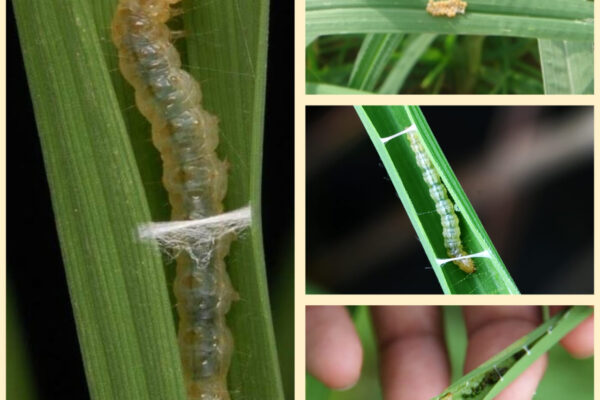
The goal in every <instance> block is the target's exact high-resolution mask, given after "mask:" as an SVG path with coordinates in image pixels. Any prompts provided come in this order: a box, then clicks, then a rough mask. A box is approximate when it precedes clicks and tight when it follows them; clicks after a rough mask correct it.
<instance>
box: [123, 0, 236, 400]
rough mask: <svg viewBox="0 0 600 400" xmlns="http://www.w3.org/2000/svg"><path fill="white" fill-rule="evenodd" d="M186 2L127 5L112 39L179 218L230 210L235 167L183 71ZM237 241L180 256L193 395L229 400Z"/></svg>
mask: <svg viewBox="0 0 600 400" xmlns="http://www.w3.org/2000/svg"><path fill="white" fill-rule="evenodd" d="M179 1H180V0H120V1H119V5H118V8H117V11H116V14H115V16H114V19H113V24H112V36H113V41H114V43H115V45H116V47H117V48H118V50H119V65H120V69H121V72H122V74H123V75H124V76H125V78H126V79H127V81H129V83H131V85H132V86H133V87H134V88H135V97H136V104H137V106H138V108H139V110H140V112H141V113H142V114H143V115H144V116H145V117H146V118H147V119H148V120H149V121H150V122H151V123H152V140H153V143H154V145H155V146H156V147H157V148H158V149H159V151H160V153H161V157H162V160H163V170H164V171H163V184H164V186H165V188H166V189H167V191H168V193H169V201H170V203H171V206H172V219H173V220H186V219H200V218H205V217H208V216H211V215H216V214H220V213H222V212H223V204H222V202H223V198H224V197H225V193H226V191H227V164H226V163H225V162H224V161H221V160H220V159H219V158H218V157H217V154H216V152H215V149H216V147H217V145H218V142H219V137H218V121H217V118H216V117H215V116H213V115H211V114H210V113H208V112H207V111H206V110H204V109H203V108H202V103H201V98H202V93H201V91H200V85H199V84H198V82H196V81H195V80H194V78H192V76H191V75H190V74H188V73H187V72H186V71H184V70H182V69H181V60H180V56H179V54H178V53H177V50H176V49H175V47H174V46H173V44H172V43H171V40H170V39H171V32H170V31H169V28H168V27H167V25H166V21H167V20H168V19H169V18H170V17H171V16H172V14H173V10H172V9H171V8H170V6H171V5H172V4H175V3H178V2H179ZM231 240H232V237H231V236H227V237H223V238H219V239H218V240H215V242H214V243H207V244H206V245H200V246H196V247H194V248H191V250H190V251H189V252H185V253H184V254H181V255H180V256H178V258H177V276H176V278H175V284H174V289H175V295H176V297H177V310H178V313H179V332H178V340H179V346H180V354H181V360H182V365H183V372H184V376H185V384H186V389H187V393H188V398H189V399H193V400H227V399H229V394H228V391H227V384H226V377H227V371H228V368H229V363H230V359H231V352H232V348H233V342H232V339H231V334H230V332H229V329H228V328H227V326H226V325H225V314H226V313H227V311H228V310H229V307H230V304H231V302H232V300H234V299H235V296H236V294H235V291H234V290H233V288H232V287H231V283H230V281H229V277H228V275H227V272H226V269H225V262H224V258H225V256H226V255H227V253H228V252H229V245H230V242H231Z"/></svg>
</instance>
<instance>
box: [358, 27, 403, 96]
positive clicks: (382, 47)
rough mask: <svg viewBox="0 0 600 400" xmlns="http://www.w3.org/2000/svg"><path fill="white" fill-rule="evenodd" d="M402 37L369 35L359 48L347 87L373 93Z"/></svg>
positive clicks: (395, 35)
mask: <svg viewBox="0 0 600 400" xmlns="http://www.w3.org/2000/svg"><path fill="white" fill-rule="evenodd" d="M402 38H403V35H397V34H370V35H367V36H366V37H365V39H364V40H363V44H362V46H361V47H360V51H359V52H358V56H357V57H356V62H355V63H354V69H353V70H352V75H350V81H349V82H348V86H350V87H351V88H355V89H361V90H368V91H373V89H375V85H377V82H379V79H380V78H381V75H382V74H383V71H384V69H385V67H386V66H387V64H388V62H389V60H390V58H391V56H392V54H393V53H394V50H395V49H396V47H398V45H399V44H400V42H401V41H402Z"/></svg>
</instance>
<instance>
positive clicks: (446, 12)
mask: <svg viewBox="0 0 600 400" xmlns="http://www.w3.org/2000/svg"><path fill="white" fill-rule="evenodd" d="M466 8H467V2H466V1H462V0H441V1H435V0H429V2H428V3H427V8H426V9H425V10H426V11H427V12H428V13H429V14H431V15H433V16H434V17H448V18H454V17H455V16H456V14H464V13H465V10H466Z"/></svg>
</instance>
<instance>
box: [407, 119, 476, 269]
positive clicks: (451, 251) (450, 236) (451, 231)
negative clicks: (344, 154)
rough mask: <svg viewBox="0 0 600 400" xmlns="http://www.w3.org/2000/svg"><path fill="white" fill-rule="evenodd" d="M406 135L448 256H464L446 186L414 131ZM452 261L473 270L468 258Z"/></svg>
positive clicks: (456, 219)
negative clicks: (436, 214) (426, 189)
mask: <svg viewBox="0 0 600 400" xmlns="http://www.w3.org/2000/svg"><path fill="white" fill-rule="evenodd" d="M406 135H407V136H408V141H409V142H410V148H411V149H412V151H413V152H414V153H415V158H416V159H417V165H418V166H419V168H421V171H422V172H423V179H424V180H425V183H427V186H429V195H430V196H431V198H432V199H433V201H434V203H435V209H436V211H437V213H438V214H439V216H440V219H441V223H442V235H443V236H444V246H445V247H446V251H447V252H448V256H450V257H453V258H454V257H463V256H466V255H467V253H466V252H465V251H464V249H463V246H462V242H461V240H460V227H459V225H458V217H457V216H456V213H455V212H454V203H452V200H450V199H449V198H448V192H447V191H446V187H445V186H444V184H443V183H442V182H441V180H440V176H439V174H438V173H437V171H436V170H435V168H434V166H433V164H432V163H431V160H430V159H429V156H428V155H427V153H426V152H425V148H424V147H423V143H422V142H421V139H420V138H419V136H418V135H417V133H416V131H414V130H413V131H409V132H407V134H406ZM453 262H454V263H455V264H456V265H458V267H459V268H460V269H461V270H463V271H464V272H466V273H467V274H472V273H473V272H474V271H475V265H474V263H473V260H472V259H470V258H465V259H462V260H454V261H453Z"/></svg>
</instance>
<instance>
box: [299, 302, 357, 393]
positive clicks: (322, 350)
mask: <svg viewBox="0 0 600 400" xmlns="http://www.w3.org/2000/svg"><path fill="white" fill-rule="evenodd" d="M361 365H362V347H361V344H360V340H359V339H358V334H357V333H356V329H355V328H354V325H353V324H352V320H351V319H350V315H349V314H348V311H347V310H346V309H345V308H344V307H340V306H332V307H326V306H315V307H306V367H307V369H308V372H310V373H311V374H312V375H313V376H314V377H315V378H317V379H318V380H320V381H321V382H323V383H324V384H325V385H327V386H329V387H330V388H333V389H342V388H347V387H349V386H352V385H354V384H355V383H356V381H357V380H358V378H359V376H360V368H361Z"/></svg>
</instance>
